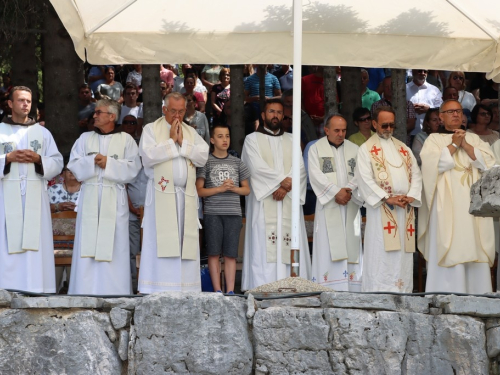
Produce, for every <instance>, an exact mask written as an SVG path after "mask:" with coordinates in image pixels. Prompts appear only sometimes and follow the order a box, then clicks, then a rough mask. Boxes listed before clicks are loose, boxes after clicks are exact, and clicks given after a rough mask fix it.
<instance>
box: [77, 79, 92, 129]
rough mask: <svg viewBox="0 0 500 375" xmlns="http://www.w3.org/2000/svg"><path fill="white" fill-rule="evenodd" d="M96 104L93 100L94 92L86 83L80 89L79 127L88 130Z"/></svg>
mask: <svg viewBox="0 0 500 375" xmlns="http://www.w3.org/2000/svg"><path fill="white" fill-rule="evenodd" d="M94 110H95V102H94V101H93V100H92V91H91V90H90V86H89V85H87V84H86V83H84V84H82V85H80V87H79V88H78V126H79V127H80V128H81V130H83V131H85V130H87V123H88V117H89V116H90V115H91V114H92V115H93V114H94Z"/></svg>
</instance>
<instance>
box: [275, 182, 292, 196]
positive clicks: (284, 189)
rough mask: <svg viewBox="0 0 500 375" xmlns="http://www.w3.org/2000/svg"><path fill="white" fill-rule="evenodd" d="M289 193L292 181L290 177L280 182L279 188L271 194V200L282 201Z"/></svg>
mask: <svg viewBox="0 0 500 375" xmlns="http://www.w3.org/2000/svg"><path fill="white" fill-rule="evenodd" d="M290 191H292V179H291V177H286V178H285V179H284V180H283V181H281V183H280V187H279V188H278V189H277V190H276V191H275V192H274V193H273V199H274V200H275V201H282V200H283V199H285V197H286V195H287V193H288V192H290Z"/></svg>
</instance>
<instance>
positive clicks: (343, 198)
mask: <svg viewBox="0 0 500 375" xmlns="http://www.w3.org/2000/svg"><path fill="white" fill-rule="evenodd" d="M351 194H352V191H351V189H349V188H342V189H340V191H339V192H338V193H337V194H336V195H335V203H337V204H340V205H342V206H345V205H346V204H347V203H349V201H350V200H351Z"/></svg>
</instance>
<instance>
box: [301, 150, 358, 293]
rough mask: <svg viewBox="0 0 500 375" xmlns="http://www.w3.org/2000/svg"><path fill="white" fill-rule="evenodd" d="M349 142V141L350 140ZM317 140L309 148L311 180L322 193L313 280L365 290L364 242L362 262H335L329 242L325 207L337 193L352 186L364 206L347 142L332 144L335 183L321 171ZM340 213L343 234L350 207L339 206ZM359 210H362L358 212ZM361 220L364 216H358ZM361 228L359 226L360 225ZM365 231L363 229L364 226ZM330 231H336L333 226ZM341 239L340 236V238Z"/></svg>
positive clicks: (341, 288)
mask: <svg viewBox="0 0 500 375" xmlns="http://www.w3.org/2000/svg"><path fill="white" fill-rule="evenodd" d="M346 142H349V141H346ZM316 145H317V143H315V144H314V145H312V146H311V148H310V149H309V156H308V161H309V169H308V170H309V180H310V181H311V185H312V188H313V190H314V192H315V193H316V195H318V193H321V192H324V194H320V195H319V196H318V199H317V201H316V213H315V216H314V240H313V257H312V281H314V282H316V283H318V284H321V285H323V286H328V287H330V288H333V289H335V290H339V291H351V292H360V291H361V277H362V274H363V254H362V248H361V244H360V246H359V263H348V262H347V259H344V260H339V261H335V262H333V261H332V256H331V253H330V244H329V241H328V231H327V223H326V217H325V211H324V210H323V206H324V205H326V204H327V203H328V202H330V201H331V200H332V199H333V200H335V195H336V194H337V193H338V192H339V191H340V189H341V188H344V187H348V188H350V189H352V190H353V194H352V196H351V199H352V200H353V202H354V203H356V204H358V205H361V202H359V201H358V200H357V199H356V191H355V190H357V184H356V182H355V179H354V178H353V179H352V180H351V181H349V180H348V176H347V173H348V171H347V170H346V162H345V158H344V145H342V146H340V147H339V148H338V149H337V148H335V147H333V146H331V148H332V151H333V159H334V160H335V167H336V171H337V184H336V185H335V184H334V183H333V182H331V181H330V180H329V179H328V177H327V176H326V175H325V174H324V173H323V172H322V171H321V166H320V164H319V157H318V148H317V146H316ZM339 209H340V213H341V215H342V218H343V223H342V224H343V227H342V228H336V229H337V230H336V231H335V232H337V233H338V235H341V234H342V232H344V231H345V224H346V219H347V206H342V205H341V206H339ZM358 212H359V211H358ZM356 220H358V221H359V222H360V221H361V220H360V216H358V217H356ZM358 227H359V226H358ZM360 230H361V229H360ZM330 232H331V233H332V235H333V233H334V230H333V229H332V228H330ZM339 239H340V237H339Z"/></svg>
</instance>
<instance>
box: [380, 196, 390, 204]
mask: <svg viewBox="0 0 500 375" xmlns="http://www.w3.org/2000/svg"><path fill="white" fill-rule="evenodd" d="M389 198H390V195H386V196H385V197H383V198H382V202H384V203H385V202H386V201H387V199H389Z"/></svg>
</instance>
